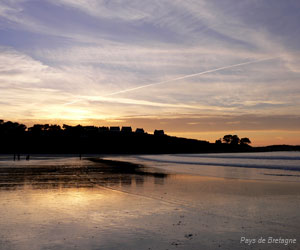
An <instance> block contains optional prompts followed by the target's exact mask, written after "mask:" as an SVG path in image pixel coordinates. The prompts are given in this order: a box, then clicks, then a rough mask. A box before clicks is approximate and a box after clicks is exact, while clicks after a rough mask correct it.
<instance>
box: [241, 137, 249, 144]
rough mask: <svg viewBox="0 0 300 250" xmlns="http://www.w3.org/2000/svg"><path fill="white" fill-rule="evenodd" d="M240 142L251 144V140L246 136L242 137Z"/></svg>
mask: <svg viewBox="0 0 300 250" xmlns="http://www.w3.org/2000/svg"><path fill="white" fill-rule="evenodd" d="M240 144H241V145H249V144H251V141H250V139H249V138H247V137H244V138H242V139H241V140H240Z"/></svg>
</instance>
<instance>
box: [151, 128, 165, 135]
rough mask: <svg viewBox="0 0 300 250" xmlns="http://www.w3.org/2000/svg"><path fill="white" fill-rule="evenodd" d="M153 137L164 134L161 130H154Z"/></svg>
mask: <svg viewBox="0 0 300 250" xmlns="http://www.w3.org/2000/svg"><path fill="white" fill-rule="evenodd" d="M154 135H165V132H164V131H163V130H158V129H155V130H154Z"/></svg>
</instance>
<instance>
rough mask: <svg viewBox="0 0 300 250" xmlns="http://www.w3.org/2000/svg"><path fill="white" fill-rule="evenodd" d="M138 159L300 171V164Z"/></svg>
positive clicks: (156, 160) (143, 158)
mask: <svg viewBox="0 0 300 250" xmlns="http://www.w3.org/2000/svg"><path fill="white" fill-rule="evenodd" d="M136 158H137V159H140V160H144V161H152V162H161V163H173V164H188V165H201V166H222V167H239V168H258V169H279V170H290V171H300V166H286V165H261V164H249V163H245V164H244V163H220V162H201V161H197V162H191V161H176V160H164V159H154V158H147V157H143V156H137V157H136Z"/></svg>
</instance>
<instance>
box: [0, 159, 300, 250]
mask: <svg viewBox="0 0 300 250" xmlns="http://www.w3.org/2000/svg"><path fill="white" fill-rule="evenodd" d="M257 155H258V156H257ZM257 155H254V156H255V157H256V158H255V160H259V161H260V162H261V161H262V159H257V157H265V158H267V157H269V156H266V155H263V156H261V155H259V154H257ZM277 155H278V154H277ZM240 156H241V155H238V156H236V155H234V157H235V158H237V157H240ZM139 157H140V156H114V157H112V156H106V157H104V159H106V161H103V160H99V157H97V156H84V157H83V158H82V159H81V160H80V159H79V157H78V156H68V157H65V156H57V157H48V156H47V157H46V156H36V157H34V156H33V157H31V160H30V161H26V160H22V159H21V161H12V159H10V156H5V157H4V156H3V157H2V158H1V160H0V173H1V181H0V209H1V215H0V217H1V219H0V223H1V224H0V249H24V250H25V249H299V246H300V245H299V244H300V243H299V241H300V237H299V236H300V235H299V232H300V226H299V225H300V217H299V207H300V182H299V176H298V172H297V171H296V169H297V166H298V165H297V164H298V158H297V157H298V153H297V155H296V156H295V155H287V157H288V158H287V159H285V158H283V157H281V159H277V160H279V161H280V162H276V160H274V159H272V160H273V163H271V165H272V166H273V165H274V166H275V167H274V168H272V169H270V168H268V167H267V163H264V164H265V165H263V166H264V167H265V168H258V167H257V168H252V167H251V166H252V165H253V164H254V165H255V164H256V163H255V162H253V163H251V162H249V159H248V160H247V159H246V161H247V162H248V166H247V167H245V166H244V167H240V168H238V167H237V166H235V167H234V164H233V163H231V164H232V165H233V167H230V166H225V165H226V164H229V165H230V163H228V162H226V160H222V159H221V160H220V158H219V159H217V157H214V158H213V157H212V156H207V157H206V158H205V159H206V160H205V162H206V163H207V164H208V163H209V162H208V161H209V160H207V159H209V157H211V158H213V159H214V161H216V159H217V161H218V162H219V165H217V164H215V165H212V162H210V163H211V165H206V166H204V165H203V167H199V166H200V165H199V164H198V165H197V164H193V165H192V164H190V165H188V167H187V161H186V160H185V159H186V158H184V157H186V156H172V157H173V158H174V157H177V158H180V159H183V160H182V161H185V163H184V164H182V163H172V161H173V162H174V160H170V156H155V157H152V158H151V157H150V156H143V157H144V158H143V160H142V159H141V158H139ZM147 157H148V158H147ZM158 157H159V161H158ZM201 157H202V158H203V156H201ZM242 157H244V156H243V155H242ZM101 158H103V156H101ZM150 158H151V160H152V161H149V159H150ZM198 158H199V157H198ZM198 158H197V159H198ZM223 158H224V157H223ZM248 158H249V157H248ZM145 159H146V160H147V159H148V161H146V160H145ZM153 159H155V160H156V163H154V161H153ZM166 159H167V160H166ZM238 159H239V158H238ZM282 159H284V160H287V161H290V163H288V162H287V163H286V166H287V168H291V166H296V167H294V169H293V170H285V169H283V168H281V167H278V166H283V165H284V164H283V162H282V161H283V160H282ZM255 160H254V161H255ZM266 160H267V159H265V161H266ZM272 160H271V161H272ZM119 161H121V162H119ZM162 161H164V162H162ZM166 161H169V162H166ZM203 161H204V160H203V159H201V162H202V163H203ZM269 161H270V159H269ZM124 162H131V163H124ZM170 162H171V163H170ZM193 162H197V161H196V160H193ZM205 162H204V163H205ZM236 162H238V161H236ZM198 163H199V161H198ZM215 163H216V162H215ZM221 163H222V164H223V165H224V166H220V165H221ZM236 164H237V163H236ZM239 164H241V165H243V163H239ZM251 164H252V165H251ZM172 166H173V168H172ZM249 166H250V167H249ZM224 168H225V169H226V171H225V172H224ZM232 168H235V170H233V169H232ZM195 169H197V171H196V170H195ZM201 173H202V174H201ZM249 173H252V174H251V175H250V176H249ZM246 177H248V178H246ZM270 237H271V239H269V238H270ZM286 239H291V240H296V241H289V242H288V243H287V241H285V240H286ZM263 240H265V242H264V241H263Z"/></svg>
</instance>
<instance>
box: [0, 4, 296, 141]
mask: <svg viewBox="0 0 300 250" xmlns="http://www.w3.org/2000/svg"><path fill="white" fill-rule="evenodd" d="M299 8H300V3H299V2H297V1H277V0H276V1H273V2H272V5H270V3H268V2H266V1H255V2H253V1H241V2H237V1H232V0H227V1H215V0H213V1H208V0H200V1H193V0H188V1H171V0H167V1H162V2H153V1H140V0H131V1H102V0H101V1H96V0H80V1H75V0H58V1H50V0H46V1H33V0H4V1H1V3H0V91H1V99H0V114H1V117H0V119H4V120H11V121H16V122H22V123H25V124H26V125H28V126H30V125H32V124H34V123H56V124H60V125H62V124H63V123H67V124H71V125H76V124H82V125H96V126H110V125H119V126H125V125H127V126H128V125H130V126H132V127H133V128H137V127H143V128H144V129H145V130H146V131H148V132H151V133H152V132H153V130H154V129H164V130H165V131H166V132H167V133H168V134H170V135H175V136H182V137H188V138H197V139H203V140H209V141H212V142H214V141H215V140H216V139H218V138H220V137H222V136H223V135H224V134H227V133H234V134H238V135H239V136H240V137H244V136H245V137H249V138H251V141H252V142H253V145H267V144H293V145H297V144H298V145H299V144H300V130H299V128H300V98H299V97H300V60H299V58H300V56H299V55H300V53H299V51H300V50H299V49H300V44H299V40H300V32H299V27H298V26H299V21H300V16H299Z"/></svg>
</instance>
